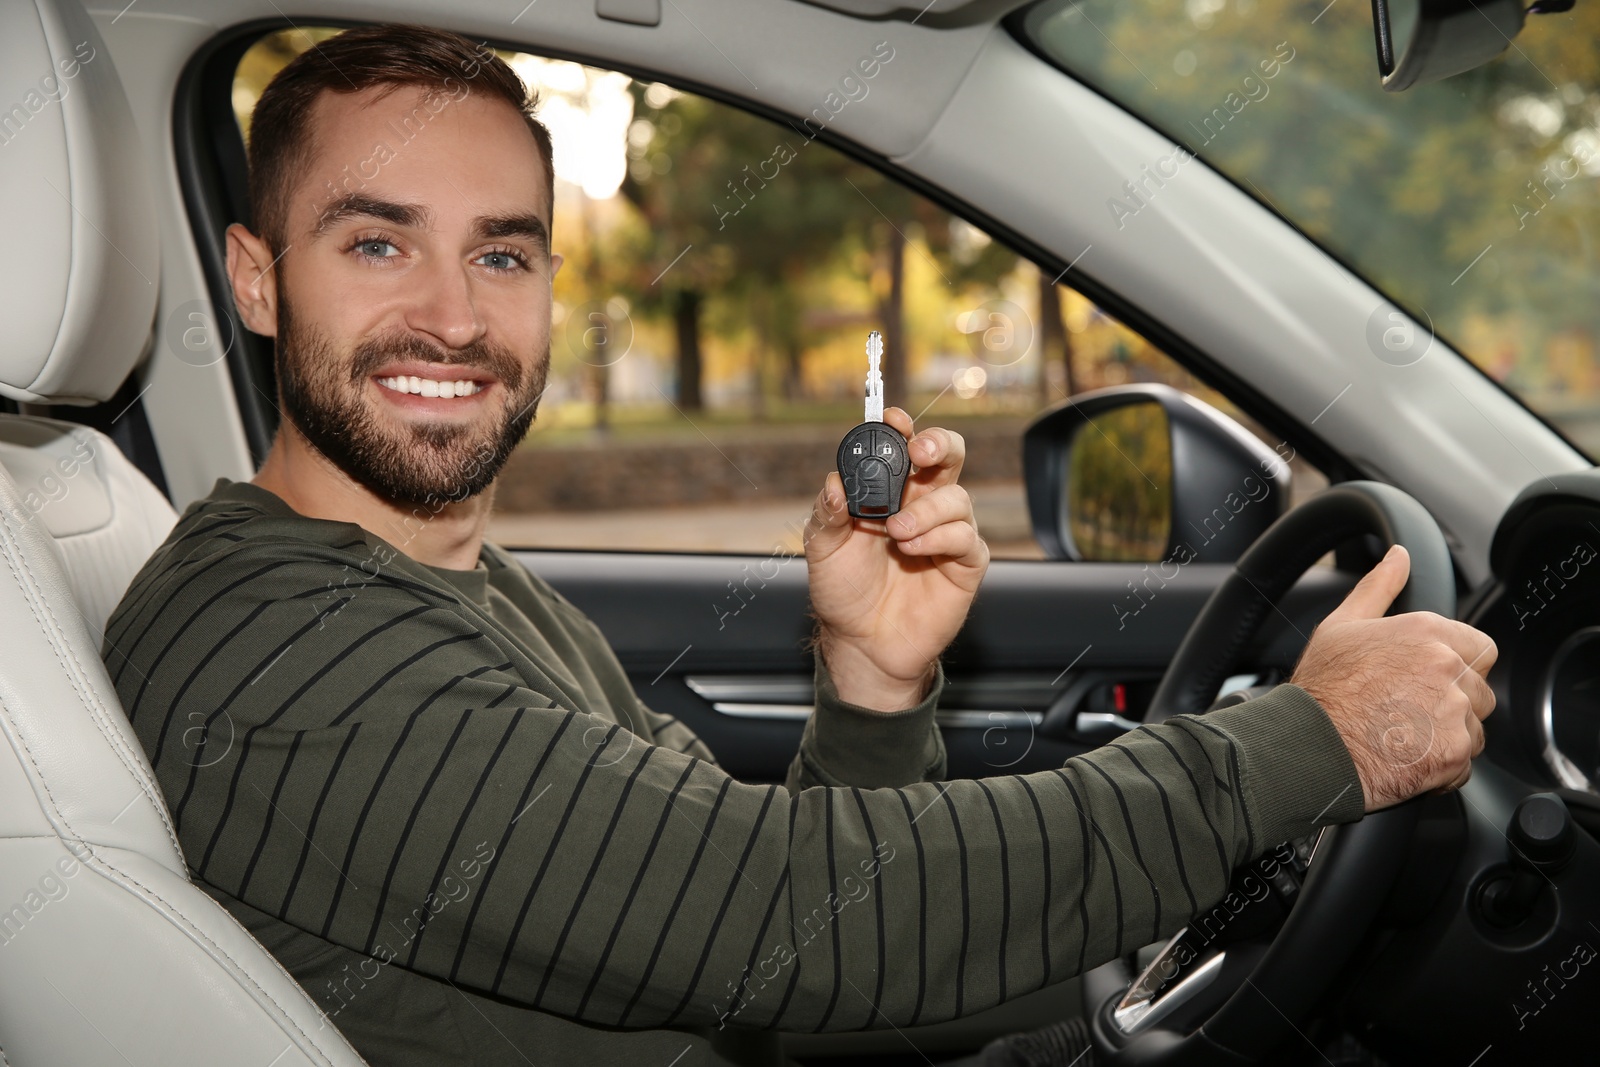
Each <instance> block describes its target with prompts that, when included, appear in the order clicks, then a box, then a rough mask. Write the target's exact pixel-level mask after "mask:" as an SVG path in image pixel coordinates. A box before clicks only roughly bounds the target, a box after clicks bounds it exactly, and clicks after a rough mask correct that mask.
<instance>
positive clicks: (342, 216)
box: [312, 193, 550, 251]
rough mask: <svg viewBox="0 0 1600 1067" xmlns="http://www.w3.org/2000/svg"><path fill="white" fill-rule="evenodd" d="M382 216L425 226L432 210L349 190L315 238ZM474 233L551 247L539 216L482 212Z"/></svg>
mask: <svg viewBox="0 0 1600 1067" xmlns="http://www.w3.org/2000/svg"><path fill="white" fill-rule="evenodd" d="M356 218H372V219H381V220H382V221H384V222H387V223H390V224H391V225H394V226H405V227H408V228H413V229H417V228H421V229H425V228H427V227H429V226H431V225H432V224H433V212H432V211H431V210H429V209H428V208H427V207H424V206H423V205H421V204H402V203H397V202H395V201H393V200H382V199H379V198H378V197H375V196H368V195H366V194H365V193H349V194H347V195H345V196H341V197H340V198H339V199H337V200H335V201H333V203H331V204H329V205H328V206H327V208H325V209H324V210H323V212H322V215H321V217H319V218H318V220H317V226H316V229H314V230H313V231H312V236H313V237H322V236H324V235H326V234H327V233H328V231H329V230H331V229H333V228H334V227H335V226H337V225H339V224H340V223H342V222H345V221H347V220H349V219H356ZM472 236H473V237H476V238H478V239H479V240H493V239H496V238H502V239H503V238H511V237H521V238H523V239H525V240H529V241H532V242H533V243H535V244H536V245H538V246H539V248H540V250H541V251H548V250H549V248H550V229H549V227H548V226H546V225H545V223H544V220H543V219H541V218H540V217H539V216H538V215H531V214H513V215H480V216H478V217H477V218H475V219H473V220H472Z"/></svg>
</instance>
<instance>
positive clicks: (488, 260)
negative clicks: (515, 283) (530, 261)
mask: <svg viewBox="0 0 1600 1067" xmlns="http://www.w3.org/2000/svg"><path fill="white" fill-rule="evenodd" d="M477 262H479V263H482V264H483V265H484V266H485V267H488V268H489V269H490V270H492V271H496V272H499V273H509V272H510V271H515V270H521V269H523V268H524V267H526V266H527V263H526V262H525V261H524V260H523V258H522V257H521V256H520V255H518V254H517V253H515V252H511V251H507V250H505V249H495V250H493V251H490V252H485V253H484V254H483V255H481V256H479V257H478V259H477Z"/></svg>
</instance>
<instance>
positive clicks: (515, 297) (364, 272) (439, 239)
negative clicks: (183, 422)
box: [276, 80, 560, 507]
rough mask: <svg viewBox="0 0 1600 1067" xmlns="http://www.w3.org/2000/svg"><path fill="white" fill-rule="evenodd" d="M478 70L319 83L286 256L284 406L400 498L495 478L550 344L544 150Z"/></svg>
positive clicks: (280, 319) (343, 462) (426, 496)
mask: <svg viewBox="0 0 1600 1067" xmlns="http://www.w3.org/2000/svg"><path fill="white" fill-rule="evenodd" d="M470 86H471V83H470V82H467V81H465V80H462V81H460V82H458V83H456V84H455V85H454V86H453V87H452V89H453V91H445V90H425V89H422V88H413V87H405V88H401V89H398V90H395V91H393V92H391V93H390V95H388V96H385V97H383V98H382V99H378V91H377V90H376V89H373V90H368V91H364V92H361V93H354V94H342V93H324V94H323V95H322V96H321V97H320V98H319V99H318V100H317V103H316V104H315V107H314V109H313V128H314V130H315V137H314V144H315V145H316V149H315V158H314V160H313V161H312V163H311V165H310V166H309V167H307V168H306V170H305V171H304V172H303V173H302V174H301V175H300V177H299V178H298V180H297V182H296V186H295V192H294V193H293V194H292V196H291V198H290V207H289V211H288V215H287V225H286V227H285V242H286V247H285V248H284V249H282V250H281V252H282V257H281V259H280V260H279V263H278V267H277V270H278V290H277V291H278V311H277V326H278V329H277V344H276V365H277V372H278V381H279V386H280V389H281V391H282V396H283V408H284V412H283V413H284V415H285V417H287V418H288V419H289V420H290V421H292V422H293V423H294V424H295V426H297V427H298V428H299V430H300V432H301V433H302V434H304V435H305V437H306V438H307V440H309V441H310V442H311V443H312V444H313V445H314V446H316V448H317V449H318V450H320V451H321V452H322V453H323V454H324V455H326V456H327V457H328V458H329V459H330V460H331V461H332V462H334V463H335V464H337V465H338V466H339V467H340V468H341V469H343V470H344V471H345V472H346V473H347V474H348V475H350V477H352V478H354V479H355V480H356V481H358V482H360V483H361V484H363V485H365V486H366V487H367V488H368V489H370V490H371V491H372V492H374V493H376V494H378V495H379V496H381V497H383V498H385V499H388V500H390V501H393V502H395V503H407V504H429V505H433V506H435V507H439V506H443V504H444V503H445V502H448V501H457V500H465V499H467V498H468V497H471V496H473V495H475V494H477V493H479V492H481V491H482V490H484V489H485V488H487V487H488V486H489V485H490V483H492V482H493V480H494V478H495V476H496V475H497V474H498V473H499V470H500V468H501V467H502V466H503V465H504V463H505V460H506V459H507V457H508V456H509V455H510V454H511V452H512V451H513V450H514V449H515V448H516V446H517V445H518V444H519V443H520V442H521V440H522V438H523V437H524V436H525V435H526V434H527V431H528V426H529V425H530V424H531V423H532V421H533V417H534V412H535V408H536V406H537V404H538V401H539V396H540V394H541V393H542V392H543V390H544V384H545V374H546V371H547V368H548V365H549V361H550V280H551V276H552V274H553V273H554V271H555V269H556V268H557V267H559V266H560V257H559V256H555V257H552V256H551V254H550V250H549V219H550V190H548V189H547V188H545V181H544V167H543V163H542V161H541V157H540V155H539V150H538V147H537V145H536V143H535V141H534V139H533V135H532V133H531V132H529V130H528V128H527V125H526V124H525V123H524V121H523V120H522V118H521V117H520V116H519V115H518V114H517V113H516V111H515V110H514V109H513V108H512V107H511V106H510V105H508V104H506V103H504V102H503V101H500V100H492V99H490V98H488V97H487V96H484V95H481V94H473V93H471V92H470ZM419 388H420V390H421V392H420V393H419V392H416V391H415V390H417V389H419ZM434 394H436V395H434ZM457 394H459V395H457Z"/></svg>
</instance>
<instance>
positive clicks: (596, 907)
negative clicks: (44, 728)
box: [102, 478, 1364, 1067]
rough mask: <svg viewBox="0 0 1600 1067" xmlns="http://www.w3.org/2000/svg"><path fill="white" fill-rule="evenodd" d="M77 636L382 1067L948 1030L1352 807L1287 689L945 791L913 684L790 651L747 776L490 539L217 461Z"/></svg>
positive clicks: (1083, 960) (349, 1033) (174, 783)
mask: <svg viewBox="0 0 1600 1067" xmlns="http://www.w3.org/2000/svg"><path fill="white" fill-rule="evenodd" d="M661 624H662V625H671V620H668V619H664V620H661ZM102 654H103V656H104V658H105V660H106V663H107V666H108V668H109V670H110V673H111V677H112V679H113V680H114V682H115V684H116V687H117V692H118V694H119V696H120V697H121V699H122V702H123V706H124V707H125V708H126V709H127V712H128V715H129V717H130V719H131V720H132V722H133V726H134V729H135V730H136V732H137V733H138V736H139V738H140V739H141V741H142V742H143V744H144V747H145V750H146V752H147V753H148V754H149V756H150V760H151V762H152V764H153V765H154V767H155V771H156V775H157V778H158V779H159V781H160V784H161V787H162V789H163V791H164V793H165V795H166V799H167V802H168V804H169V805H170V807H171V809H172V813H173V816H174V819H175V820H176V823H177V826H178V830H179V836H180V841H181V843H182V845H183V848H184V852H185V854H186V858H187V861H188V865H189V869H190V871H191V873H192V875H193V877H194V879H195V880H196V881H197V882H198V883H199V884H200V885H202V886H203V887H205V888H206V890H207V891H208V892H210V893H212V895H214V896H215V897H216V898H217V899H218V900H219V901H221V902H222V903H223V904H224V905H225V906H226V907H228V908H229V909H230V910H231V911H232V912H233V914H234V915H236V916H237V917H238V918H239V919H240V921H241V922H243V924H244V925H245V926H246V927H247V928H249V929H250V930H251V931H252V933H254V934H255V936H256V937H257V938H258V939H260V940H261V942H262V943H263V944H264V945H265V946H266V947H267V948H268V949H269V950H270V951H271V952H272V953H273V954H274V955H275V956H276V957H277V958H278V959H279V960H280V961H282V963H283V964H284V966H285V967H286V968H287V969H288V970H289V971H290V972H291V973H292V974H293V975H295V977H296V978H297V979H299V981H300V982H301V984H302V985H304V986H305V988H306V990H307V991H308V992H309V993H310V994H311V996H312V997H313V998H314V999H315V1000H317V1001H318V1002H319V1004H320V1005H321V1006H322V1008H323V1010H324V1011H325V1012H326V1017H325V1019H324V1023H325V1025H330V1026H336V1027H337V1028H338V1029H339V1030H340V1031H342V1032H343V1033H344V1034H345V1036H346V1037H348V1038H349V1040H350V1041H351V1043H352V1044H353V1045H355V1047H356V1048H357V1049H358V1050H359V1051H360V1052H361V1053H362V1054H363V1055H364V1056H365V1057H366V1058H367V1059H368V1060H369V1061H370V1062H371V1063H373V1064H375V1065H388V1064H434V1065H437V1064H504V1063H522V1062H529V1063H536V1064H539V1065H540V1067H544V1065H546V1064H552V1063H556V1064H561V1063H612V1062H624V1061H625V1060H626V1061H627V1062H636V1063H638V1064H641V1065H650V1064H659V1065H660V1067H665V1065H666V1064H668V1063H669V1062H673V1064H674V1067H689V1065H691V1064H697V1063H706V1064H723V1063H735V1062H739V1063H770V1062H773V1061H774V1060H775V1059H776V1058H777V1056H778V1052H777V1042H776V1040H775V1038H774V1036H773V1035H774V1033H775V1032H776V1031H823V1030H852V1029H863V1028H873V1027H887V1026H889V1025H891V1024H892V1025H894V1026H897V1027H905V1026H911V1025H914V1024H918V1023H932V1022H937V1021H941V1020H945V1019H951V1018H955V1017H958V1016H962V1015H966V1014H970V1013H972V1012H976V1011H979V1010H981V1009H984V1008H988V1007H992V1006H993V1005H995V1004H998V1003H1000V1002H1001V1001H1004V1000H1006V999H1008V998H1011V997H1016V996H1019V995H1021V994H1023V993H1027V992H1030V991H1032V990H1035V989H1038V988H1040V987H1042V986H1044V985H1046V984H1049V983H1052V982H1059V981H1061V980H1063V979H1066V978H1068V977H1070V976H1071V975H1073V974H1077V973H1079V972H1082V971H1084V970H1085V969H1087V968H1090V967H1093V966H1095V965H1097V964H1099V963H1102V962H1104V961H1106V960H1108V959H1111V958H1112V957H1114V956H1116V955H1118V954H1121V953H1124V952H1127V951H1131V950H1132V949H1133V948H1134V947H1136V946H1139V945H1143V944H1147V943H1150V942H1152V941H1155V940H1158V939H1160V938H1163V937H1165V936H1168V935H1170V934H1172V933H1173V932H1174V931H1176V930H1177V929H1178V928H1179V927H1181V926H1183V925H1184V923H1185V922H1186V921H1188V920H1189V919H1190V917H1192V916H1193V915H1195V914H1196V913H1197V912H1199V911H1201V910H1204V909H1206V908H1208V907H1210V906H1212V905H1214V904H1215V903H1216V902H1217V901H1218V900H1219V899H1221V898H1222V896H1223V895H1224V893H1225V892H1226V891H1227V886H1228V880H1229V876H1230V873H1231V872H1232V870H1233V869H1234V868H1235V867H1236V866H1238V865H1240V864H1242V863H1244V862H1246V861H1248V860H1250V859H1251V858H1253V857H1254V856H1256V855H1258V854H1259V853H1261V852H1262V851H1264V850H1265V849H1266V848H1268V847H1270V846H1271V845H1273V844H1274V843H1276V842H1278V841H1281V840H1285V839H1288V838H1293V837H1298V836H1302V835H1305V834H1308V833H1310V832H1312V831H1313V830H1314V829H1316V828H1317V827H1318V826H1321V825H1326V824H1332V823H1338V822H1348V821H1351V820H1354V819H1358V818H1360V817H1361V814H1362V809H1363V803H1364V801H1363V796H1362V791H1361V785H1360V781H1359V779H1358V777H1357V774H1356V770H1355V766H1354V764H1353V763H1352V761H1351V759H1350V756H1349V753H1348V752H1347V750H1346V749H1345V747H1344V744H1343V742H1342V741H1341V740H1340V738H1339V735H1338V732H1337V730H1336V729H1335V728H1334V726H1333V724H1332V722H1331V721H1330V720H1329V718H1328V716H1327V714H1326V713H1325V712H1324V711H1323V709H1322V708H1321V707H1320V706H1319V705H1318V704H1317V702H1316V701H1315V700H1314V699H1312V698H1311V697H1310V696H1309V695H1308V694H1307V693H1306V692H1305V691H1304V690H1301V689H1299V688H1297V687H1295V686H1292V685H1284V686H1279V687H1278V688H1277V689H1275V690H1274V691H1273V692H1272V693H1270V694H1269V695H1267V696H1263V697H1260V698H1258V699H1256V700H1252V701H1250V702H1248V703H1246V704H1243V705H1240V706H1238V707H1235V708H1229V709H1225V710H1220V711H1217V712H1213V713H1211V714H1208V715H1206V716H1203V717H1199V716H1187V715H1184V716H1177V717H1175V718H1173V719H1171V720H1169V721H1167V722H1165V723H1162V724H1160V725H1156V726H1147V727H1142V728H1140V729H1138V730H1135V731H1133V732H1131V733H1129V734H1128V735H1126V736H1125V737H1122V738H1120V739H1119V740H1117V741H1115V742H1113V743H1111V744H1108V745H1106V746H1104V747H1102V748H1100V749H1097V750H1095V751H1093V752H1090V753H1087V754H1085V755H1082V756H1079V757H1076V758H1074V759H1072V760H1069V761H1068V762H1067V763H1066V764H1065V765H1064V766H1063V767H1062V768H1060V769H1059V770H1052V771H1045V772H1039V773H1033V774H1026V775H1017V776H1012V777H999V778H986V779H981V780H959V781H941V780H940V779H941V778H942V776H943V774H944V766H945V764H944V748H943V745H942V743H941V741H940V739H939V733H938V730H937V729H936V728H935V726H934V724H933V712H934V707H935V704H936V703H937V700H938V696H939V691H940V688H941V686H942V674H941V675H940V677H939V680H938V681H937V682H936V684H935V686H934V688H933V691H932V692H931V693H930V694H929V695H928V697H927V698H926V699H925V700H924V701H923V702H922V703H921V704H919V705H918V706H917V707H915V708H911V709H908V710H906V711H902V712H898V713H895V714H890V715H880V714H877V713H873V712H869V711H866V710H865V709H862V708H858V707H854V706H852V705H849V704H845V703H843V702H841V701H840V700H839V698H838V696H837V694H836V693H835V692H834V690H833V686H832V683H831V681H830V680H829V678H828V675H827V672H826V670H825V669H824V668H823V667H822V665H821V663H820V661H819V662H818V663H817V665H816V689H817V708H816V712H815V714H814V715H813V716H812V717H811V719H810V721H809V722H808V724H807V726H806V729H805V734H804V739H803V740H802V742H801V745H800V751H799V753H798V754H797V755H796V757H795V760H794V763H793V765H792V767H791V769H790V773H789V779H788V782H787V783H786V786H782V787H780V786H775V785H755V784H745V783H741V782H738V781H736V780H734V779H733V778H731V777H730V776H729V775H728V774H727V773H725V772H724V771H723V770H722V769H721V768H719V767H718V766H717V763H716V759H715V757H714V755H713V754H712V753H711V752H710V751H709V750H708V749H707V748H706V746H705V745H704V744H703V743H702V742H701V741H700V740H699V739H698V738H696V737H695V735H694V734H693V732H692V731H690V730H689V729H688V728H687V727H686V726H684V724H682V723H680V722H678V721H677V720H675V719H673V718H671V717H670V716H667V715H663V714H660V713H657V712H652V711H651V710H650V709H649V708H647V707H646V706H645V705H644V704H643V703H642V702H641V701H640V699H639V697H638V696H637V694H636V693H635V692H634V689H633V687H632V685H631V684H630V683H629V681H628V678H627V676H626V675H625V674H624V672H623V670H622V668H621V666H620V664H619V663H618V662H617V659H616V656H615V655H614V654H613V653H612V651H611V650H610V648H609V647H608V646H607V644H606V640H605V637H604V635H602V634H601V633H600V631H599V630H598V629H597V628H596V627H595V625H594V623H592V622H591V621H589V619H588V618H586V617H585V616H584V615H583V614H582V613H581V612H580V611H578V609H577V608H576V607H574V606H573V605H572V604H571V603H570V602H569V601H567V600H566V599H565V598H564V597H562V596H561V594H559V593H558V592H556V591H555V590H554V589H552V588H551V587H550V586H549V585H548V584H547V583H545V582H544V581H542V580H541V579H539V578H538V577H537V576H535V575H532V574H530V573H529V572H528V571H527V570H526V568H524V567H523V566H521V565H520V564H519V563H517V561H516V560H515V559H514V558H513V557H511V556H509V555H508V554H507V553H506V552H505V551H504V550H502V549H500V548H498V547H497V546H495V545H493V544H489V543H485V544H484V546H483V550H482V553H481V555H480V557H479V561H478V564H477V567H476V568H475V569H473V570H470V571H464V570H450V569H446V568H441V567H433V566H428V565H425V564H422V563H419V562H417V561H415V560H413V559H411V558H410V557H409V556H407V555H405V554H404V552H402V551H401V550H400V549H399V548H397V547H396V546H395V545H393V544H391V543H390V542H388V541H385V540H384V539H382V538H380V537H378V536H376V535H375V534H372V533H370V532H368V531H366V530H364V529H362V528H361V527H360V526H357V525H355V524H353V523H345V522H335V521H330V520H323V519H313V518H308V517H306V516H303V515H300V514H298V513H296V512H295V511H293V510H292V509H291V508H290V507H289V506H288V505H287V504H286V503H285V502H284V501H283V500H282V499H281V498H279V497H278V496H276V495H275V494H273V493H270V492H268V491H267V490H264V489H262V488H260V487H258V486H255V485H252V484H250V483H246V482H231V481H229V480H228V479H225V478H224V479H219V480H218V482H217V484H216V486H215V487H214V488H213V490H212V492H211V494H210V495H209V496H208V497H206V498H205V499H203V500H199V501H196V502H195V503H194V504H192V505H190V507H189V508H188V509H187V510H186V511H185V512H184V514H183V516H182V517H181V519H180V520H179V522H178V524H177V526H176V527H175V528H174V530H173V531H172V533H171V535H170V536H169V537H168V539H167V541H166V543H165V544H164V545H163V546H162V548H160V549H159V550H158V551H157V552H156V553H155V554H154V555H153V556H152V557H151V559H150V560H149V561H148V562H147V563H146V564H145V566H144V568H143V569H142V570H141V571H140V572H139V574H138V576H137V577H136V578H135V579H134V581H133V583H132V585H131V587H130V588H129V589H128V591H127V593H126V594H125V596H124V597H123V600H122V602H121V604H120V605H119V606H118V608H117V610H116V612H115V613H114V614H113V615H112V616H111V619H110V621H109V623H108V625H107V629H106V641H105V645H104V647H103V649H102ZM674 1057H679V1058H678V1059H676V1060H674Z"/></svg>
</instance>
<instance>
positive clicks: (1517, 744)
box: [1463, 470, 1600, 798]
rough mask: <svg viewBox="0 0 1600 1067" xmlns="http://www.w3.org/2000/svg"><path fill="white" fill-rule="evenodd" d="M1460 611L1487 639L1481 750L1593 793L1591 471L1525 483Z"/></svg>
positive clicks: (1596, 730) (1598, 489) (1595, 655)
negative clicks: (1492, 701)
mask: <svg viewBox="0 0 1600 1067" xmlns="http://www.w3.org/2000/svg"><path fill="white" fill-rule="evenodd" d="M1490 565H1491V567H1492V568H1493V571H1494V574H1495V576H1496V577H1495V581H1494V582H1493V583H1492V584H1491V585H1490V586H1488V587H1487V588H1486V589H1485V590H1484V591H1483V593H1482V595H1481V596H1480V597H1478V598H1477V599H1476V600H1475V602H1473V603H1471V604H1468V605H1466V610H1465V611H1464V613H1463V614H1464V617H1465V619H1466V621H1467V622H1469V623H1471V624H1472V625H1474V626H1476V627H1478V628H1479V629H1481V630H1483V631H1484V632H1485V633H1487V634H1488V635H1489V636H1490V637H1492V638H1494V640H1495V643H1496V644H1497V645H1498V646H1499V649H1500V656H1499V659H1498V661H1497V662H1496V664H1495V667H1494V669H1493V670H1492V671H1491V672H1490V676H1489V682H1490V685H1491V686H1493V688H1494V690H1495V695H1496V697H1497V701H1498V703H1497V711H1496V714H1494V715H1491V716H1490V717H1489V719H1488V721H1487V722H1486V723H1485V727H1486V732H1487V734H1488V744H1487V751H1486V754H1487V755H1489V756H1490V758H1492V759H1493V760H1494V761H1495V762H1496V763H1498V764H1500V765H1501V766H1502V767H1505V768H1506V769H1507V770H1509V771H1511V772H1512V773H1514V774H1516V775H1518V776H1519V777H1521V778H1524V779H1525V780H1527V781H1528V782H1530V783H1536V784H1539V785H1541V786H1543V787H1546V788H1555V789H1558V790H1571V791H1573V792H1575V793H1582V794H1587V795H1589V796H1594V797H1597V798H1600V470H1594V471H1585V472H1582V473H1576V474H1562V475H1555V476H1553V477H1550V478H1546V479H1541V480H1540V481H1538V482H1537V483H1535V484H1534V485H1532V486H1529V487H1528V488H1527V489H1525V490H1524V491H1523V492H1522V493H1521V494H1520V495H1519V496H1518V497H1517V499H1516V500H1515V501H1514V502H1513V503H1512V505H1511V507H1510V508H1509V509H1508V510H1507V512H1506V515H1505V517H1504V518H1503V519H1502V520H1501V523H1500V526H1499V529H1498V530H1497V531H1496V533H1495V537H1494V542H1493V545H1492V547H1491V550H1490Z"/></svg>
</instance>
